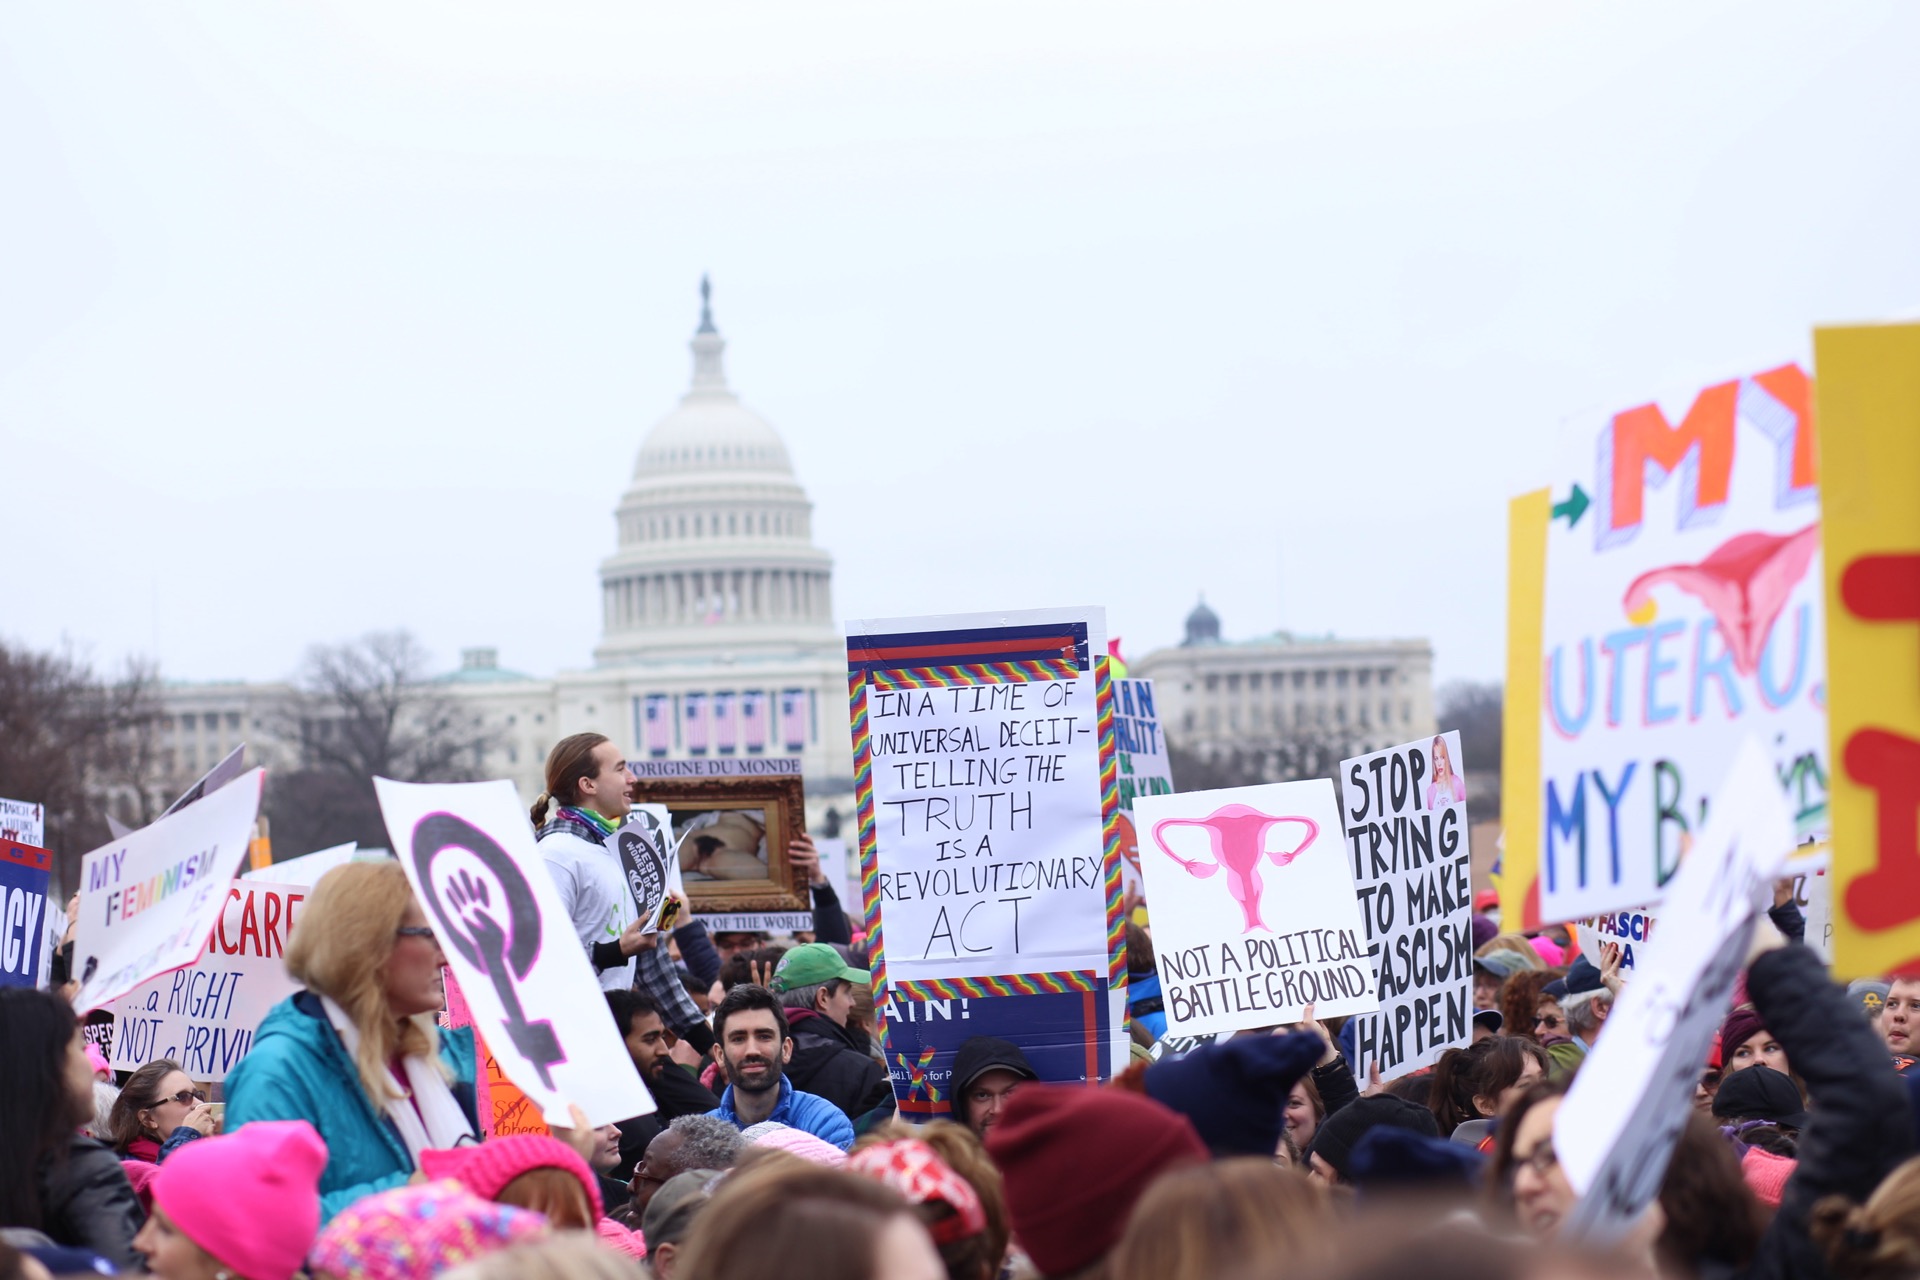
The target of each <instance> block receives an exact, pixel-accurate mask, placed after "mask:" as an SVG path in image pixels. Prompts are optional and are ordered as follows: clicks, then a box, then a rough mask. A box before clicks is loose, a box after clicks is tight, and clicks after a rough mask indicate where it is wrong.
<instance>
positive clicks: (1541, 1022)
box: [1533, 1013, 1566, 1031]
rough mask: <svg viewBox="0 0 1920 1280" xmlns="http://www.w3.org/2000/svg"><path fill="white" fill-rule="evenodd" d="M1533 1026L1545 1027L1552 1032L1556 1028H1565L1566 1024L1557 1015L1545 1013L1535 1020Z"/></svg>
mask: <svg viewBox="0 0 1920 1280" xmlns="http://www.w3.org/2000/svg"><path fill="white" fill-rule="evenodd" d="M1533 1025H1534V1026H1536V1027H1545V1028H1547V1030H1549V1031H1551V1030H1553V1029H1554V1028H1555V1027H1562V1026H1565V1025H1566V1022H1565V1020H1563V1019H1562V1018H1561V1017H1560V1015H1559V1014H1557V1013H1543V1014H1541V1015H1540V1016H1539V1017H1537V1018H1535V1019H1534V1020H1533Z"/></svg>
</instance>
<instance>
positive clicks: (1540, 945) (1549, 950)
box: [1527, 937, 1567, 969]
mask: <svg viewBox="0 0 1920 1280" xmlns="http://www.w3.org/2000/svg"><path fill="white" fill-rule="evenodd" d="M1527 941H1528V942H1529V943H1531V944H1532V945H1533V953H1534V954H1535V955H1537V956H1539V957H1540V959H1541V960H1543V961H1545V962H1546V966H1547V968H1549V969H1558V968H1559V967H1560V966H1561V965H1563V964H1565V963H1566V962H1567V952H1566V949H1565V948H1564V947H1562V946H1561V945H1560V944H1559V943H1557V942H1555V941H1554V940H1553V939H1552V938H1548V937H1538V938H1528V939H1527Z"/></svg>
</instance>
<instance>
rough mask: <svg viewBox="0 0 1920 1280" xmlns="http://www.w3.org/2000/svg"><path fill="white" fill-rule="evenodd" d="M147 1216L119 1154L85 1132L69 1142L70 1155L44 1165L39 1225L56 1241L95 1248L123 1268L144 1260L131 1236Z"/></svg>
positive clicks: (140, 1265)
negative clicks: (121, 1163)
mask: <svg viewBox="0 0 1920 1280" xmlns="http://www.w3.org/2000/svg"><path fill="white" fill-rule="evenodd" d="M146 1218H147V1215H146V1214H145V1213H143V1212H142V1211H141V1209H140V1201H139V1199H138V1198H137V1197H136V1196H135V1195H134V1194H133V1184H132V1183H130V1182H128V1181H127V1172H126V1170H124V1169H122V1168H121V1167H120V1157H118V1156H116V1155H114V1154H113V1151H112V1150H111V1149H110V1148H108V1147H106V1146H104V1145H102V1144H101V1143H99V1142H96V1141H94V1140H93V1139H92V1138H89V1137H86V1136H84V1135H82V1134H75V1135H73V1137H72V1138H70V1139H68V1141H67V1150H66V1158H65V1159H64V1160H56V1159H55V1158H54V1157H53V1156H51V1155H49V1156H48V1157H47V1158H46V1159H45V1160H43V1161H42V1162H41V1165H40V1229H41V1230H42V1231H44V1232H46V1233H47V1235H48V1236H49V1237H51V1238H52V1239H53V1241H54V1242H55V1243H56V1244H64V1245H69V1246H71V1247H73V1248H76V1249H91V1250H92V1251H93V1252H95V1253H97V1254H99V1255H100V1256H101V1257H103V1258H105V1259H106V1260H107V1261H108V1262H111V1263H112V1264H113V1265H114V1266H116V1267H118V1268H120V1269H121V1270H122V1271H139V1270H141V1269H142V1268H143V1267H144V1266H145V1263H144V1262H143V1261H142V1260H141V1257H140V1255H139V1254H137V1253H135V1252H134V1250H133V1238H134V1236H136V1235H138V1234H139V1232H140V1226H141V1224H142V1223H144V1222H145V1221H146Z"/></svg>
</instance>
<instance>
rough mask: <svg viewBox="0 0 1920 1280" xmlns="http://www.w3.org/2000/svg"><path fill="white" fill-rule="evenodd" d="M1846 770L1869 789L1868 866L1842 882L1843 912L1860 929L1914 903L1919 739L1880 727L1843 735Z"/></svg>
mask: <svg viewBox="0 0 1920 1280" xmlns="http://www.w3.org/2000/svg"><path fill="white" fill-rule="evenodd" d="M1845 763H1846V769H1847V776H1848V777H1850V778H1852V779H1853V780H1854V781H1855V782H1857V783H1859V784H1860V785H1861V786H1863V787H1867V788H1870V789H1871V790H1872V791H1873V792H1874V793H1875V805H1876V812H1877V815H1878V816H1877V820H1876V822H1875V827H1874V846H1875V853H1876V855H1877V856H1876V858H1875V862H1874V868H1873V870H1871V871H1869V872H1867V873H1866V874H1865V875H1863V876H1861V877H1859V878H1858V879H1856V880H1855V881H1854V882H1853V883H1852V884H1850V885H1848V886H1847V914H1849V915H1851V916H1852V917H1853V918H1854V920H1855V921H1856V922H1857V923H1858V924H1859V925H1860V927H1861V928H1863V929H1891V928H1893V927H1894V926H1895V925H1900V924H1905V923H1907V922H1908V921H1909V920H1911V919H1913V916H1914V904H1915V903H1920V742H1915V741H1913V739H1911V738H1903V737H1901V736H1900V735H1899V734H1897V733H1888V732H1886V731H1885V730H1883V729H1862V730H1861V731H1860V732H1858V733H1856V734H1854V735H1853V736H1852V737H1851V738H1849V739H1847V749H1846V757H1845Z"/></svg>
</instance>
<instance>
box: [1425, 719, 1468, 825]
mask: <svg viewBox="0 0 1920 1280" xmlns="http://www.w3.org/2000/svg"><path fill="white" fill-rule="evenodd" d="M1427 751H1428V753H1429V754H1430V755H1431V756H1432V757H1433V769H1432V774H1431V776H1432V778H1433V781H1431V782H1429V783H1428V784H1427V808H1429V809H1444V808H1446V807H1447V806H1448V805H1450V804H1458V803H1459V802H1460V801H1462V800H1465V799H1466V798H1467V783H1466V779H1464V778H1462V777H1461V776H1460V775H1459V774H1457V773H1455V772H1454V771H1453V753H1452V752H1451V751H1449V750H1447V740H1446V739H1445V738H1443V737H1440V736H1439V735H1438V734H1436V735H1434V739H1433V745H1432V746H1430V747H1428V748H1427Z"/></svg>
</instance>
